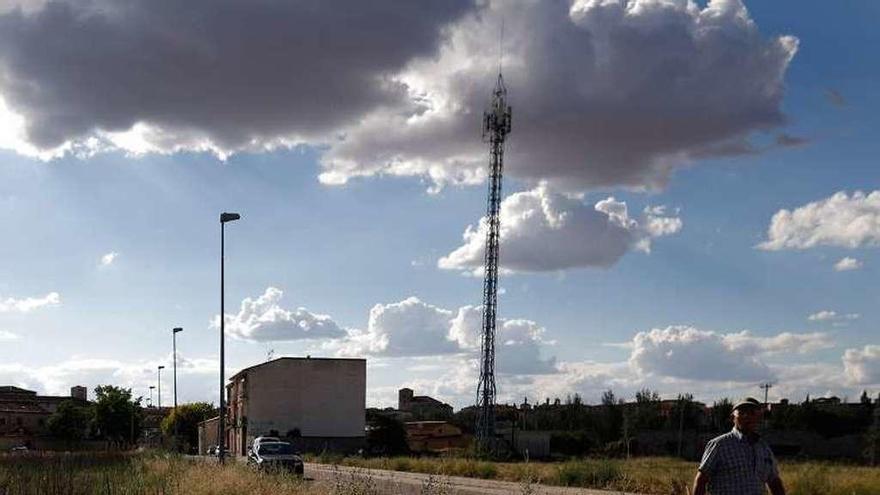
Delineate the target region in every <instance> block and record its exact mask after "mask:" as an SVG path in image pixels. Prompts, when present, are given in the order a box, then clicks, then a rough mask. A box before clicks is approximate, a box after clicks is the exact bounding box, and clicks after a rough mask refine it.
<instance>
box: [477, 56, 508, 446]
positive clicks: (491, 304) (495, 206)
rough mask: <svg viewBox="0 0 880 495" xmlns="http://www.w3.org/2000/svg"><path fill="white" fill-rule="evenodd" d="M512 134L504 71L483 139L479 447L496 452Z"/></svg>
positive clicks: (478, 386)
mask: <svg viewBox="0 0 880 495" xmlns="http://www.w3.org/2000/svg"><path fill="white" fill-rule="evenodd" d="M508 134H510V106H509V105H508V104H507V88H505V87H504V79H503V78H502V77H501V72H500V71H499V73H498V82H497V83H496V84H495V90H494V91H493V93H492V104H491V106H490V107H489V109H488V110H487V111H486V112H485V113H484V114H483V140H484V141H487V142H488V143H489V200H488V204H487V207H486V218H487V220H488V222H487V231H486V251H485V253H484V259H483V262H484V268H485V273H484V277H485V278H484V279H483V331H482V335H481V338H480V381H479V383H478V384H477V425H476V433H477V446H478V448H479V449H480V450H481V451H482V452H491V451H494V450H495V316H496V310H497V307H498V305H497V303H498V243H499V241H500V239H499V236H500V226H501V221H500V219H499V218H498V211H499V208H500V206H501V172H502V169H503V168H504V140H505V139H506V138H507V135H508Z"/></svg>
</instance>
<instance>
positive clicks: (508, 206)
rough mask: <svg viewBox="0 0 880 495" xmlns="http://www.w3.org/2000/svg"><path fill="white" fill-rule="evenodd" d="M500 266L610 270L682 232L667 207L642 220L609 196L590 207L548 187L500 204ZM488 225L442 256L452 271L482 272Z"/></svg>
mask: <svg viewBox="0 0 880 495" xmlns="http://www.w3.org/2000/svg"><path fill="white" fill-rule="evenodd" d="M500 218H501V258H500V259H501V266H502V268H503V269H505V270H507V271H511V272H539V271H554V270H564V269H568V268H578V267H603V268H605V267H609V266H611V265H613V264H614V263H616V262H617V261H618V260H619V259H620V258H621V257H622V256H623V255H624V254H626V252H627V251H630V250H634V249H635V250H640V251H644V252H650V249H651V241H652V240H653V239H654V238H656V237H659V236H664V235H670V234H674V233H676V232H678V231H679V230H681V228H682V221H681V219H680V218H678V217H677V216H669V215H667V213H666V210H665V209H664V208H663V207H649V208H646V209H645V212H644V214H643V216H642V218H641V219H639V220H636V219H634V218H631V217H630V216H629V213H628V211H627V205H626V203H624V202H621V201H617V200H615V199H614V198H613V197H609V198H607V199H604V200H602V201H599V202H597V203H596V204H595V205H587V204H584V202H583V201H582V200H581V199H578V198H574V197H569V196H566V195H563V194H559V193H555V192H552V191H550V190H549V189H548V188H547V186H546V185H541V186H539V187H537V188H535V189H533V190H530V191H525V192H518V193H514V194H511V195H510V196H508V197H507V198H505V199H504V200H503V201H502V203H501V208H500ZM487 229H488V223H487V219H486V217H483V218H481V219H480V223H479V226H478V227H476V228H474V226H472V225H469V226H468V227H467V229H465V232H464V235H463V239H464V244H463V245H461V246H459V247H458V248H456V249H455V250H453V251H452V252H451V253H449V254H448V255H446V256H444V257H442V258H440V260H439V261H438V262H437V265H438V266H439V267H440V268H443V269H447V270H466V271H469V272H471V273H480V272H481V270H482V266H483V252H484V246H485V242H486V241H485V239H486V231H487Z"/></svg>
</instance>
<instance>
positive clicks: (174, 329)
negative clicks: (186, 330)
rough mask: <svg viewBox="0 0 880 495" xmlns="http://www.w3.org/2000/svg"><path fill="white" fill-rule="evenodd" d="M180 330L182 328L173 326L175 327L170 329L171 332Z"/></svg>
mask: <svg viewBox="0 0 880 495" xmlns="http://www.w3.org/2000/svg"><path fill="white" fill-rule="evenodd" d="M182 331H183V329H182V328H180V327H175V328H172V329H171V332H172V333H178V332H182Z"/></svg>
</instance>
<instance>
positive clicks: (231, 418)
mask: <svg viewBox="0 0 880 495" xmlns="http://www.w3.org/2000/svg"><path fill="white" fill-rule="evenodd" d="M366 395H367V362H366V360H365V359H330V358H310V357H306V358H290V357H284V358H279V359H275V360H273V361H269V362H266V363H262V364H258V365H256V366H251V367H250V368H245V369H243V370H241V371H240V372H238V373H236V374H235V375H233V376H232V378H230V383H229V384H227V386H226V396H227V406H228V408H227V411H226V414H227V419H226V424H227V431H226V439H227V445H228V448H229V452H230V453H231V454H235V455H245V454H246V453H247V448H248V446H249V445H250V444H251V443H252V442H253V440H254V438H256V437H258V436H261V435H277V436H282V437H288V438H290V439H291V440H292V441H293V443H294V444H295V446H296V447H297V448H298V449H300V450H304V451H323V450H331V451H338V452H356V451H357V450H358V449H360V448H362V447H363V446H364V443H365V430H364V427H365V411H366Z"/></svg>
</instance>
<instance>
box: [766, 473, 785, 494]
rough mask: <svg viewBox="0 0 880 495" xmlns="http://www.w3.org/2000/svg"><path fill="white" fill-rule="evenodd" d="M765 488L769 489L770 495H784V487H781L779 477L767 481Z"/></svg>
mask: <svg viewBox="0 0 880 495" xmlns="http://www.w3.org/2000/svg"><path fill="white" fill-rule="evenodd" d="M767 486H768V487H770V493H771V494H772V495H785V486H783V484H782V479H781V478H780V477H779V476H777V477H775V478H773V479H772V480H770V481H768V482H767Z"/></svg>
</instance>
